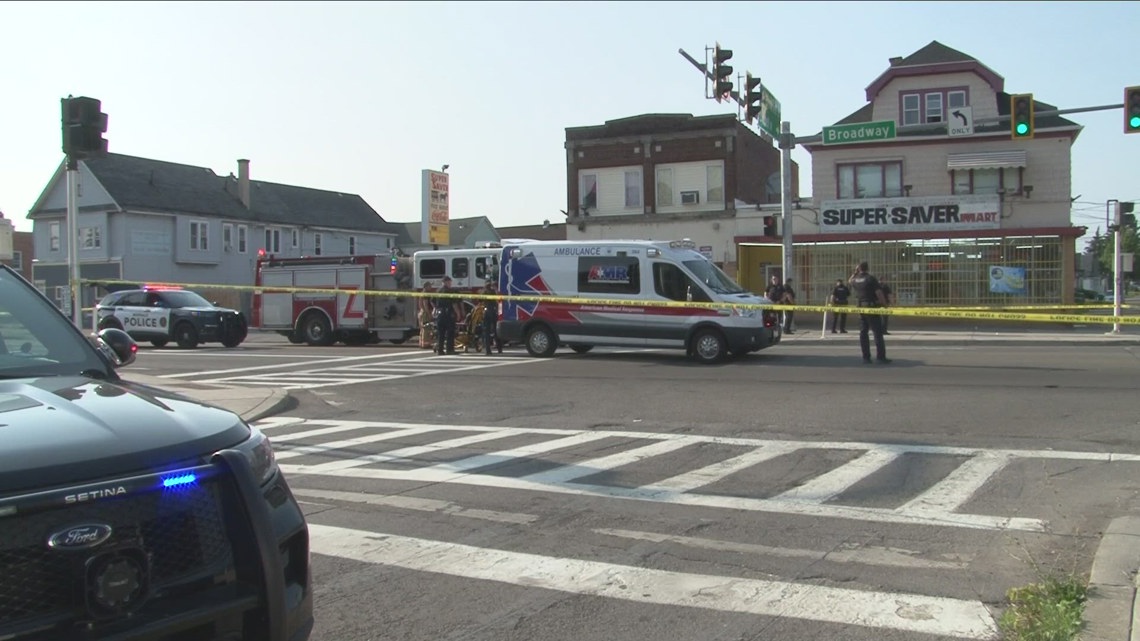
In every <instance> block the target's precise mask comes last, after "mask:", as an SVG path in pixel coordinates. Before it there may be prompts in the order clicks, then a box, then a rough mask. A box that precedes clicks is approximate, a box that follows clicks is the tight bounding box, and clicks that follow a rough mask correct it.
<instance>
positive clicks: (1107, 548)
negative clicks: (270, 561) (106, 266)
mask: <svg viewBox="0 0 1140 641" xmlns="http://www.w3.org/2000/svg"><path fill="white" fill-rule="evenodd" d="M817 322H818V321H817ZM1110 329H1112V328H1111V326H1105V327H1104V328H1100V327H1093V328H1074V329H1072V330H1068V331H1061V332H1058V331H1017V332H1003V331H982V330H973V331H971V330H962V329H959V330H954V331H926V330H921V331H919V330H905V329H904V330H895V331H892V332H891V333H890V336H889V337H888V339H887V340H888V345H889V346H891V347H900V346H908V345H913V346H931V345H934V346H937V345H946V346H961V345H979V344H985V345H1019V346H1024V347H1045V346H1047V347H1053V346H1057V345H1069V346H1072V345H1087V346H1090V347H1091V346H1116V345H1130V346H1140V329H1138V328H1135V327H1126V328H1125V329H1124V330H1123V331H1122V332H1121V333H1120V334H1115V335H1113V334H1108V333H1106V332H1107V330H1110ZM847 331H848V333H847V334H832V333H831V331H830V327H829V328H828V330H827V331H826V332H822V333H821V331H820V329H819V326H818V325H817V326H816V328H815V330H814V331H812V330H811V329H809V328H804V327H802V326H801V327H800V328H799V329H797V330H796V333H794V334H788V335H785V336H784V337H783V340H782V342H781V344H780V346H779V347H778V348H777V349H785V350H789V351H792V350H794V349H795V346H796V345H823V344H826V343H833V344H839V343H849V342H850V343H854V342H857V341H858V340H859V329H858V323H856V324H855V325H854V327H852V326H851V325H850V324H849V325H848V330H847ZM120 375H121V376H122V377H123V379H125V380H127V381H130V382H134V383H141V384H143V385H149V386H151V387H156V388H160V389H163V390H166V391H168V392H173V393H176V394H181V395H183V396H186V397H189V398H190V399H192V400H195V401H198V402H201V403H206V404H209V405H216V406H218V407H221V408H223V409H227V410H230V411H231V412H234V413H235V414H237V415H239V416H241V417H242V419H244V420H245V421H246V422H253V421H256V420H258V419H261V418H265V417H267V416H272V415H274V414H278V413H280V412H283V411H285V410H286V409H288V408H289V405H290V403H291V398H290V396H289V393H288V392H286V391H284V390H282V389H278V388H271V387H254V386H248V387H237V386H232V385H214V384H210V383H198V382H191V381H185V380H182V379H175V378H161V377H158V376H148V375H145V374H136V373H134V372H131V370H130V366H128V367H126V368H124V369H123V370H121V371H120ZM1138 567H1140V517H1121V518H1118V519H1116V520H1114V521H1113V522H1112V523H1111V524H1109V526H1108V527H1107V528H1106V530H1105V533H1104V536H1103V537H1102V538H1101V543H1100V545H1099V547H1098V548H1097V552H1096V556H1095V557H1094V559H1093V567H1092V571H1091V575H1090V578H1089V588H1090V589H1089V601H1088V603H1087V604H1086V607H1085V616H1084V620H1085V629H1084V630H1082V634H1081V638H1082V639H1084V640H1086V641H1140V592H1138V591H1137V588H1136V581H1137V580H1138V579H1140V577H1138V575H1137V568H1138Z"/></svg>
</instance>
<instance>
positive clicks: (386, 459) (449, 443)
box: [309, 432, 507, 474]
mask: <svg viewBox="0 0 1140 641" xmlns="http://www.w3.org/2000/svg"><path fill="white" fill-rule="evenodd" d="M506 436H507V435H506V434H501V433H498V432H482V433H479V434H471V435H468V436H461V437H459V438H453V439H448V440H446V441H437V442H435V443H429V444H427V445H417V446H415V447H404V448H400V449H398V450H392V451H390V452H380V453H377V454H368V455H366V456H358V457H356V458H349V459H341V460H338V461H329V462H327V463H321V464H319V465H314V466H312V467H311V468H310V470H309V471H310V473H312V474H325V473H327V472H333V471H336V470H346V469H348V468H351V467H360V466H362V465H370V464H372V463H390V462H392V461H406V460H408V459H410V458H412V457H414V456H420V455H423V454H428V453H431V452H442V451H444V450H450V449H454V448H457V447H467V446H468V445H474V444H476V443H482V442H484V441H493V440H497V439H501V438H506Z"/></svg>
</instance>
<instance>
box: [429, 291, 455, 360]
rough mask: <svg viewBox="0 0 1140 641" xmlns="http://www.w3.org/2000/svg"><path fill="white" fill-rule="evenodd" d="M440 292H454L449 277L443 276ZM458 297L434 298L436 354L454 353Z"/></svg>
mask: <svg viewBox="0 0 1140 641" xmlns="http://www.w3.org/2000/svg"><path fill="white" fill-rule="evenodd" d="M439 293H441V294H454V293H455V290H454V289H452V288H451V277H450V276H444V277H443V287H441V288H440V289H439ZM459 316H460V312H459V299H458V298H450V297H446V298H437V299H435V334H436V338H435V353H436V354H454V353H455V326H456V323H457V322H458V321H459Z"/></svg>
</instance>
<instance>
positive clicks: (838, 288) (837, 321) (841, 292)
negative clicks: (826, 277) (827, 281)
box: [831, 278, 851, 334]
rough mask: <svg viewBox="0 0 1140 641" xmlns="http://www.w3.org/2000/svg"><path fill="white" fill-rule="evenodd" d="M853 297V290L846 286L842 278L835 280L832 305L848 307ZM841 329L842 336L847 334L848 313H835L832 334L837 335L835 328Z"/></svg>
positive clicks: (832, 321)
mask: <svg viewBox="0 0 1140 641" xmlns="http://www.w3.org/2000/svg"><path fill="white" fill-rule="evenodd" d="M850 296H851V290H850V289H848V288H847V285H846V284H844V282H843V279H842V278H836V279H835V288H834V289H832V290H831V304H832V305H835V306H836V307H847V299H848V298H849V297H850ZM836 327H839V332H840V333H842V334H846V333H847V312H835V316H833V317H832V318H831V333H832V334H834V333H835V328H836Z"/></svg>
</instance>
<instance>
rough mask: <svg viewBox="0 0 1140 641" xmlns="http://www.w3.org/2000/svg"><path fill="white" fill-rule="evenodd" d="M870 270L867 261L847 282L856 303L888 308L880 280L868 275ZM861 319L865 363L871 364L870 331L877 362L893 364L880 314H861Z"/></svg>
mask: <svg viewBox="0 0 1140 641" xmlns="http://www.w3.org/2000/svg"><path fill="white" fill-rule="evenodd" d="M868 269H869V266H868V265H867V261H863V262H861V263H859V266H858V267H856V268H855V273H854V274H851V278H849V279H847V282H849V283H851V289H852V290H854V292H855V300H856V303H857V304H858V305H859V307H870V308H881V307H886V306H887V301H886V297H884V296H883V288H882V287H881V286H880V285H879V280H878V279H877V278H875V277H874V276H872V275H871V274H870V273H868ZM859 319H860V320H859V348H860V349H861V350H862V351H863V362H864V363H870V362H871V341H870V340H869V337H868V336H867V332H868V331H871V332H873V333H874V334H875V358H876V360H877V361H878V362H880V363H882V364H884V365H885V364H887V363H889V362H891V359H889V358H887V346H886V343H885V342H884V341H883V323H882V320H883V319H882V316H881V315H879V314H860V315H859Z"/></svg>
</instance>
